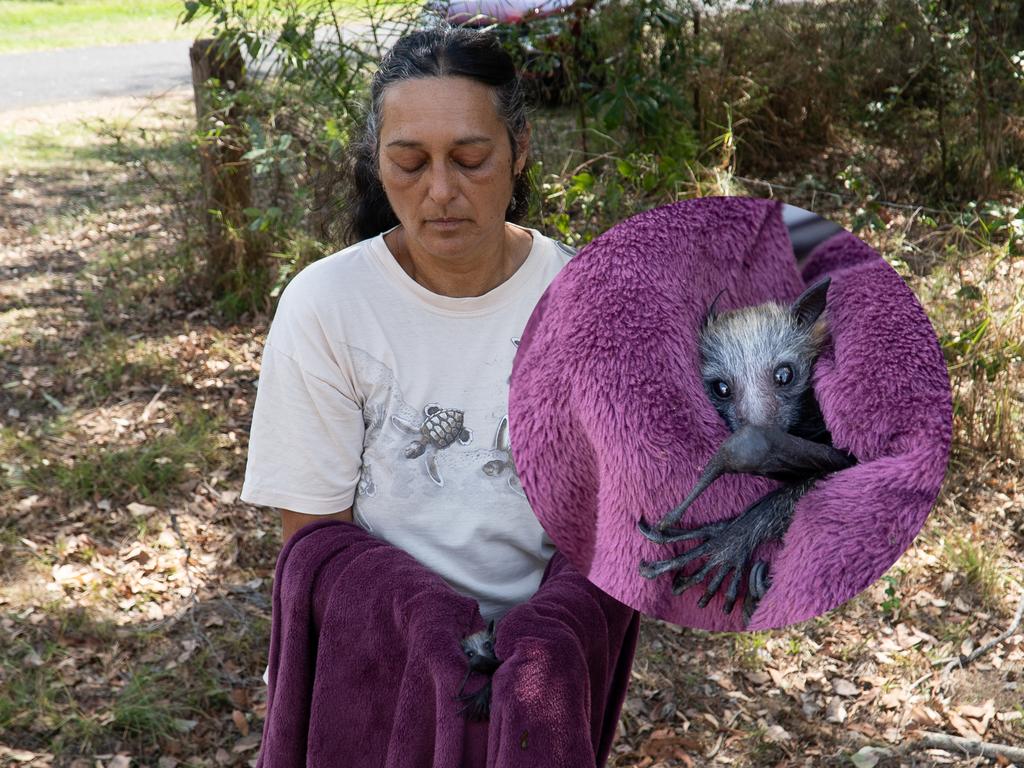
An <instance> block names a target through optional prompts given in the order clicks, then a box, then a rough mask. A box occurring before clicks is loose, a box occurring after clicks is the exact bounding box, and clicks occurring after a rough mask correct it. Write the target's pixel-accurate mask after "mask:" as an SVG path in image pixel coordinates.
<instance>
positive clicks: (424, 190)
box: [379, 77, 526, 258]
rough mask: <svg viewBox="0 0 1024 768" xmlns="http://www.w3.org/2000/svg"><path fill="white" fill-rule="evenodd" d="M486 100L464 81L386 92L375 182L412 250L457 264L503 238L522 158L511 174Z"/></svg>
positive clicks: (416, 83) (486, 92) (506, 147)
mask: <svg viewBox="0 0 1024 768" xmlns="http://www.w3.org/2000/svg"><path fill="white" fill-rule="evenodd" d="M492 94H493V91H492V89H491V88H489V87H488V86H486V85H482V84H480V83H478V82H476V81H475V80H470V79H468V78H465V77H425V78H413V79H410V80H403V81H401V82H398V83H394V84H392V85H390V86H388V88H387V89H386V90H385V91H384V95H383V98H382V102H381V126H380V153H379V155H380V160H379V162H380V179H381V183H382V184H383V185H384V191H385V192H386V193H387V197H388V201H389V202H390V203H391V207H392V209H394V212H395V215H396V216H397V217H398V220H399V221H400V222H401V223H402V227H403V229H404V230H405V237H406V238H407V243H408V245H409V246H410V247H412V246H414V245H415V246H416V247H418V248H419V249H420V250H421V251H423V252H426V253H428V254H430V255H432V256H435V257H437V258H453V257H454V258H460V257H463V256H466V255H469V254H473V253H476V252H479V250H478V246H480V245H481V244H483V243H486V242H492V243H493V242H495V241H496V239H497V238H499V237H502V236H503V234H504V224H505V211H506V210H507V208H508V204H509V200H510V199H511V197H512V184H513V178H514V176H515V175H516V174H518V173H520V172H521V171H522V169H523V166H524V165H525V164H526V154H525V151H521V152H520V153H519V157H518V158H517V160H516V162H515V164H514V166H513V163H512V146H511V143H510V142H509V136H508V131H507V130H506V128H505V125H504V123H503V122H502V121H501V119H500V118H499V117H498V113H497V111H496V110H495V108H494V101H493V95H492ZM524 150H525V148H524Z"/></svg>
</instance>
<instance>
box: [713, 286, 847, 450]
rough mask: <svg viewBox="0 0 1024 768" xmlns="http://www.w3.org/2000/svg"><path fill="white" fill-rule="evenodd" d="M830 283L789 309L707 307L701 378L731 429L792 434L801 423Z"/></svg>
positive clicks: (815, 288)
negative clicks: (762, 429) (769, 430)
mask: <svg viewBox="0 0 1024 768" xmlns="http://www.w3.org/2000/svg"><path fill="white" fill-rule="evenodd" d="M829 282H830V281H829V279H828V278H825V279H824V280H822V281H821V282H819V283H816V284H815V285H812V286H811V287H810V288H808V289H807V290H806V291H804V292H803V293H802V294H801V295H800V296H799V297H798V298H797V299H796V301H794V302H793V303H792V304H791V305H790V306H788V307H787V306H781V305H779V304H775V303H767V304H760V305H758V306H756V307H746V308H744V309H738V310H734V311H731V312H723V313H721V314H719V313H717V312H715V311H714V307H712V309H711V310H709V312H708V315H707V317H706V319H705V321H704V326H703V327H702V328H701V332H700V342H699V343H700V356H701V376H702V377H703V379H704V386H705V389H706V390H707V393H708V397H709V398H710V399H711V402H712V404H713V405H714V406H715V409H716V410H717V411H718V413H719V414H721V416H722V419H724V420H725V423H726V425H728V427H729V429H730V430H732V431H733V432H735V431H736V430H738V429H740V427H743V426H746V425H750V426H753V427H764V428H777V429H780V430H782V431H783V432H788V431H790V430H791V429H792V428H793V427H794V426H795V425H796V424H797V422H798V420H799V418H800V413H801V400H802V398H803V396H804V394H805V393H806V392H807V391H808V390H809V389H810V386H811V370H812V367H813V365H814V361H815V359H816V358H817V356H818V352H819V350H820V349H821V344H822V341H823V340H824V338H825V333H826V326H825V318H824V316H823V312H824V309H825V295H826V293H827V292H828V286H829Z"/></svg>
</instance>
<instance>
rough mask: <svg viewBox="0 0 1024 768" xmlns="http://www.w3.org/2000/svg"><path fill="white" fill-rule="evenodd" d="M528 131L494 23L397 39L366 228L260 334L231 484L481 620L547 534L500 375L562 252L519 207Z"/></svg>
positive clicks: (526, 582) (359, 185) (363, 168)
mask: <svg viewBox="0 0 1024 768" xmlns="http://www.w3.org/2000/svg"><path fill="white" fill-rule="evenodd" d="M529 136H530V129H529V126H528V124H527V122H526V116H525V105H524V102H523V96H522V92H521V90H520V86H519V82H518V79H517V75H516V72H515V68H514V66H513V64H512V61H511V59H510V57H509V56H508V55H507V54H506V53H505V52H504V51H503V50H502V48H501V46H500V44H499V43H498V41H497V39H496V38H495V37H494V36H493V35H490V34H486V33H482V32H479V31H475V30H471V29H463V28H438V29H434V30H429V31H425V32H417V33H414V34H412V35H409V36H407V37H405V38H403V39H401V40H400V41H399V42H398V43H397V44H396V45H395V47H394V49H393V50H392V51H391V52H390V53H389V54H388V55H387V56H386V57H385V59H384V60H383V61H382V63H381V66H380V69H379V71H378V72H377V74H376V75H375V77H374V80H373V84H372V89H371V105H370V111H369V115H368V119H367V125H366V132H365V136H364V138H363V140H362V143H361V145H360V147H359V150H358V152H357V160H356V167H355V178H356V195H357V200H356V205H355V219H354V222H353V227H352V231H353V232H354V233H355V234H356V235H357V236H358V237H359V239H360V242H358V243H356V244H355V245H353V246H351V247H349V248H346V249H345V250H343V251H341V252H339V253H336V254H334V255H332V256H329V257H327V258H325V259H322V260H320V261H318V262H316V263H314V264H312V265H311V266H309V267H308V268H306V269H305V270H303V271H302V273H301V274H299V275H298V276H297V277H296V278H295V279H294V280H293V281H292V282H291V284H290V285H289V286H288V288H287V289H286V290H285V292H284V294H283V296H282V298H281V302H280V305H279V307H278V312H277V315H276V317H275V319H274V322H273V326H272V328H271V330H270V334H269V336H268V338H267V343H266V347H265V350H264V354H263V363H262V369H261V373H260V380H259V391H258V395H257V398H256V406H255V411H254V415H253V423H252V430H251V435H250V445H249V461H248V466H247V467H246V477H245V484H244V487H243V491H242V499H243V500H245V501H247V502H250V503H253V504H263V505H267V506H274V507H277V508H279V509H280V510H281V515H282V522H283V528H284V540H285V542H287V541H288V539H289V538H290V537H291V536H292V535H293V534H294V533H295V531H297V530H298V529H299V528H301V527H302V526H304V525H306V524H308V523H310V522H313V521H316V520H322V519H324V518H336V519H340V520H354V521H355V522H356V523H357V524H359V525H360V526H362V527H363V528H365V529H366V530H367V531H369V532H371V533H373V534H375V535H377V536H379V537H382V538H384V539H386V540H387V541H389V542H391V543H392V544H394V545H396V546H398V547H400V548H402V549H404V550H406V551H408V552H409V553H410V554H412V555H413V556H414V557H416V558H417V559H418V560H419V561H420V562H422V563H423V564H424V565H426V566H427V567H429V568H431V569H433V570H434V571H436V572H437V573H439V574H440V575H441V576H442V577H443V578H444V579H445V580H446V581H447V582H448V583H449V584H450V585H451V586H452V587H453V588H454V589H455V590H457V591H459V592H461V593H462V594H465V595H468V596H471V597H473V598H474V599H476V600H477V601H478V602H479V604H480V609H481V613H482V615H483V617H484V619H485V620H490V619H494V618H499V617H501V616H502V615H503V614H504V613H505V612H506V611H507V610H508V609H509V608H511V607H512V606H513V605H515V604H517V603H520V602H522V601H524V600H526V599H528V598H529V597H530V595H532V594H533V593H534V592H535V591H536V589H537V586H538V584H539V582H540V578H541V575H542V572H543V570H544V567H545V565H546V563H547V561H548V559H549V558H550V557H551V555H552V553H553V551H554V548H553V545H552V543H551V541H550V540H549V539H548V538H547V536H546V535H545V534H544V531H543V529H542V528H541V526H540V524H539V523H538V522H537V520H536V518H535V516H534V515H533V512H532V511H531V510H530V507H529V505H528V504H527V501H526V498H525V496H524V494H523V492H522V489H521V487H520V486H519V483H518V479H517V478H516V475H515V468H514V466H513V464H512V454H511V448H510V446H509V443H508V421H507V415H506V414H507V400H508V377H509V373H510V371H511V367H512V359H513V356H514V354H515V351H516V347H517V345H518V343H519V335H520V333H521V331H522V329H523V328H524V326H525V325H526V321H527V319H528V318H529V316H530V313H531V311H532V309H533V307H534V305H535V304H536V302H537V300H538V299H539V298H540V296H541V294H542V293H543V291H544V289H545V288H546V287H547V285H548V284H549V283H550V282H551V280H552V279H553V278H554V277H555V275H556V274H557V273H558V271H559V270H560V269H561V267H562V266H563V265H564V264H565V263H566V262H567V261H568V259H569V258H570V256H571V255H572V250H571V249H569V248H568V247H566V246H564V245H561V244H559V243H556V242H555V241H553V240H551V239H550V238H547V237H545V236H544V235H542V234H541V233H540V232H538V231H536V230H534V229H528V228H524V227H521V226H518V225H517V224H515V223H513V222H514V221H516V220H519V219H521V217H522V216H523V214H524V213H525V211H526V208H527V199H526V177H525V175H524V170H525V168H526V166H527V161H528V146H529Z"/></svg>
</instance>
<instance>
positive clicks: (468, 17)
mask: <svg viewBox="0 0 1024 768" xmlns="http://www.w3.org/2000/svg"><path fill="white" fill-rule="evenodd" d="M575 4H576V0H539V1H538V0H451V1H449V0H434V1H433V2H430V3H428V4H427V8H428V10H430V11H432V12H435V13H439V14H441V15H442V16H444V17H445V18H446V19H447V20H448V21H450V22H452V23H453V24H470V23H471V24H480V25H484V24H494V23H500V24H517V23H518V22H520V21H524V20H530V19H541V18H544V17H545V16H552V15H554V14H556V13H560V12H562V11H565V10H567V9H569V8H571V7H572V6H573V5H575Z"/></svg>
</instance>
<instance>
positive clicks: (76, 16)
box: [0, 0, 199, 53]
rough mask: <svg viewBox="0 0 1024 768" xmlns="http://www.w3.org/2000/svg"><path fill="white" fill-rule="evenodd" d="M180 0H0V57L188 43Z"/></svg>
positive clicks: (192, 30) (192, 31) (190, 31)
mask: <svg viewBox="0 0 1024 768" xmlns="http://www.w3.org/2000/svg"><path fill="white" fill-rule="evenodd" d="M183 7H184V4H183V3H181V2H178V0H64V1H62V0H0V53H19V52H24V51H40V50H49V49H53V48H77V47H81V46H92V45H116V44H119V43H141V42H150V41H154V40H186V39H190V38H192V37H194V36H195V35H196V32H197V30H198V28H199V27H198V25H195V24H190V25H188V26H185V27H177V28H176V22H177V19H178V15H179V13H180V12H181V10H182V8H183Z"/></svg>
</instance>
